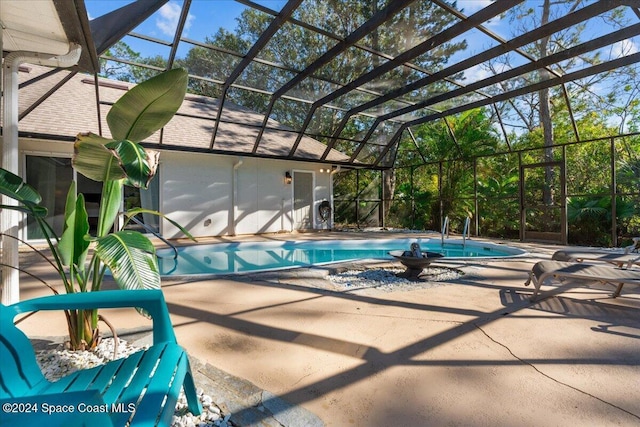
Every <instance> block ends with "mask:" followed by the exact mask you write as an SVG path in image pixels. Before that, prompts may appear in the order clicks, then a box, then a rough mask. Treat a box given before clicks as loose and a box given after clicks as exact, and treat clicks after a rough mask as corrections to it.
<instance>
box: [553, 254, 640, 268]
mask: <svg viewBox="0 0 640 427" xmlns="http://www.w3.org/2000/svg"><path fill="white" fill-rule="evenodd" d="M551 259H552V260H554V261H568V262H583V261H602V262H608V263H610V264H615V265H617V266H618V267H624V266H626V267H627V268H631V267H632V266H633V264H636V265H638V266H640V254H634V253H621V252H611V251H588V250H584V249H577V250H571V249H567V250H561V251H556V252H555V253H554V254H553V255H552V256H551Z"/></svg>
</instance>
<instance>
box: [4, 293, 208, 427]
mask: <svg viewBox="0 0 640 427" xmlns="http://www.w3.org/2000/svg"><path fill="white" fill-rule="evenodd" d="M121 307H140V308H143V309H144V310H146V311H147V312H148V313H149V314H150V315H151V317H152V318H153V345H152V346H151V347H150V348H149V349H147V350H141V351H139V352H137V353H134V354H132V355H130V356H128V357H126V358H124V359H118V360H113V361H111V362H108V363H106V364H105V365H101V366H97V367H95V368H90V369H84V370H81V371H78V372H74V373H72V374H70V375H68V376H66V377H63V378H61V379H59V380H58V381H55V382H50V381H48V380H47V379H45V377H44V375H43V374H42V372H41V371H40V368H39V366H38V364H37V362H36V357H35V352H34V350H33V347H32V346H31V342H30V341H29V339H28V338H27V337H26V335H24V334H23V333H22V331H20V330H19V329H18V328H17V327H15V326H14V323H13V319H14V318H15V317H16V316H17V315H18V314H21V313H28V312H33V311H39V310H65V309H70V310H74V309H91V308H121ZM0 361H1V362H0V363H1V365H2V369H0V404H2V410H0V426H2V427H4V426H19V425H22V426H27V425H29V426H30V425H42V426H46V427H53V426H65V427H67V426H84V425H93V426H100V427H102V426H110V425H113V426H125V425H126V424H127V423H130V424H129V425H130V426H132V427H138V426H168V425H170V423H171V418H172V417H173V414H174V410H175V405H176V401H177V399H178V394H179V392H180V389H181V388H184V392H185V395H186V397H187V403H188V407H189V410H190V411H191V412H192V413H193V414H194V415H199V414H200V413H201V411H202V407H201V406H200V402H199V401H198V397H197V394H196V389H195V385H194V382H193V376H192V374H191V368H190V367H189V360H188V358H187V354H186V353H185V351H184V349H183V348H182V347H180V346H179V345H178V344H177V343H176V337H175V334H174V332H173V327H172V325H171V320H170V318H169V312H168V311H167V307H166V304H165V301H164V297H163V295H162V291H159V290H135V291H133V290H126V291H99V292H87V293H77V294H66V295H54V296H49V297H43V298H37V299H32V300H27V301H21V302H19V303H17V304H13V305H10V306H5V305H1V304H0ZM65 409H66V410H65ZM58 410H59V412H58ZM27 411H29V412H27ZM51 411H54V413H51V414H48V413H47V412H51Z"/></svg>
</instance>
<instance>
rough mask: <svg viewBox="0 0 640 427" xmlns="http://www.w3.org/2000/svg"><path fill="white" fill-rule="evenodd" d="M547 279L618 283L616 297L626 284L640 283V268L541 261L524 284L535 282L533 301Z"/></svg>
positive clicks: (614, 294) (614, 295)
mask: <svg viewBox="0 0 640 427" xmlns="http://www.w3.org/2000/svg"><path fill="white" fill-rule="evenodd" d="M547 279H557V280H559V281H563V280H566V279H574V280H576V281H578V280H583V281H595V282H600V283H611V284H614V285H617V289H616V291H615V292H614V293H613V298H615V297H617V296H618V295H620V292H621V291H622V287H623V286H624V285H629V284H630V285H640V270H638V269H635V268H632V269H622V268H616V267H613V266H609V265H605V264H600V265H598V264H587V263H575V262H561V261H539V262H537V263H536V264H535V265H534V266H533V268H532V269H531V271H530V272H529V279H528V280H527V281H526V282H525V284H524V285H525V286H528V285H529V284H530V283H531V282H533V285H534V286H535V291H534V292H533V295H532V296H531V301H535V300H536V298H537V296H538V294H539V292H540V286H542V284H543V283H544V282H545V280H547Z"/></svg>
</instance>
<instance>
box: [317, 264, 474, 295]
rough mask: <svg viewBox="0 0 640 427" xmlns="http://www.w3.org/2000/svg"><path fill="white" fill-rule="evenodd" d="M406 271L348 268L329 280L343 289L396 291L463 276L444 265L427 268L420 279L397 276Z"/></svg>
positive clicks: (438, 283)
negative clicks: (413, 279) (414, 279)
mask: <svg viewBox="0 0 640 427" xmlns="http://www.w3.org/2000/svg"><path fill="white" fill-rule="evenodd" d="M403 271H405V270H404V269H402V268H384V269H371V270H347V271H345V272H342V273H338V274H330V275H328V276H327V280H329V281H330V282H331V283H333V284H334V285H335V286H336V287H337V288H338V289H341V290H356V289H367V288H375V289H376V290H380V291H383V292H395V291H402V290H412V289H423V288H432V287H435V286H441V285H442V283H440V282H444V281H447V280H454V279H457V278H459V277H460V276H462V273H461V272H459V271H457V270H454V269H451V268H444V267H428V268H425V269H424V270H423V272H422V275H421V276H420V279H421V280H419V281H412V280H408V279H405V278H403V277H397V276H396V274H397V273H402V272H403Z"/></svg>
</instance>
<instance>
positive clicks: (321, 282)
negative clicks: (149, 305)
mask: <svg viewBox="0 0 640 427" xmlns="http://www.w3.org/2000/svg"><path fill="white" fill-rule="evenodd" d="M336 235H337V237H338V238H340V237H342V238H344V237H345V235H344V233H327V234H326V235H325V234H320V235H309V236H307V235H301V236H304V237H303V238H332V237H336ZM301 236H297V235H296V236H294V237H293V238H300V237H301ZM357 237H359V236H356V238H357ZM365 237H371V236H369V235H368V236H362V238H365ZM385 237H388V234H385ZM278 238H285V237H284V236H282V237H278ZM289 238H291V236H289ZM227 240H229V239H227ZM234 240H236V239H235V238H234ZM509 244H511V243H509ZM514 245H515V246H520V247H526V248H528V249H529V251H530V252H531V253H530V255H529V256H527V257H523V258H517V259H510V260H501V261H495V260H494V261H484V260H483V261H476V262H474V261H468V262H460V263H455V264H452V265H451V266H453V267H456V268H459V269H460V270H461V271H463V272H464V273H465V274H464V276H462V278H460V279H457V280H455V281H451V282H446V283H445V284H444V285H442V286H437V287H433V288H429V289H416V290H409V291H405V290H403V291H398V292H379V291H376V290H375V289H363V290H355V291H343V292H337V291H333V290H330V289H328V287H327V286H326V282H325V279H324V278H323V272H322V270H323V269H317V270H316V269H303V270H300V271H298V272H297V273H296V274H263V275H260V274H256V275H251V276H244V277H240V278H228V277H227V278H223V279H207V280H193V281H170V280H163V290H164V293H165V297H166V300H167V303H168V307H169V311H170V312H171V315H172V320H173V324H174V328H175V331H176V334H177V337H178V341H179V343H180V344H182V345H183V346H184V347H185V348H186V349H187V351H188V352H189V353H190V354H191V355H192V356H193V357H194V358H196V359H197V360H198V361H200V362H201V363H203V364H205V365H206V364H210V365H211V366H212V367H215V369H219V370H221V371H222V372H226V373H229V374H231V375H232V376H235V377H239V378H241V379H244V380H246V381H247V382H246V383H244V384H253V385H255V387H256V388H257V389H261V390H266V391H267V392H268V393H270V394H267V396H272V397H271V399H272V400H273V402H276V400H277V401H284V402H289V403H290V404H292V405H295V406H299V407H301V408H304V409H306V410H307V411H309V412H311V413H312V414H315V415H317V416H318V417H319V418H320V419H321V420H322V421H323V422H324V424H325V425H327V426H350V425H352V426H363V427H373V426H390V425H393V426H396V425H397V426H426V425H434V426H440V425H461V426H462V425H464V426H469V425H472V426H485V425H486V426H514V425H518V426H555V425H602V426H606V425H623V426H626V425H628V426H631V425H638V424H639V423H640V288H637V287H632V286H627V287H625V288H624V290H623V292H622V296H621V297H619V298H616V299H612V298H611V293H612V292H613V291H614V289H615V288H614V287H613V286H602V285H595V284H584V285H581V286H575V287H569V288H566V289H563V288H559V287H557V286H555V285H553V286H543V295H542V299H541V300H540V301H538V302H535V303H531V302H529V300H528V297H529V296H530V294H531V293H532V289H531V287H525V286H524V285H523V283H524V281H525V280H526V278H527V272H528V271H529V270H530V269H531V267H532V265H533V264H534V262H535V261H536V260H539V259H549V257H550V255H551V253H553V251H555V250H558V249H561V248H563V247H559V246H545V245H521V244H517V243H514ZM28 264H29V261H28V260H27V261H26V263H25V266H29V265H28ZM370 264H373V263H370ZM396 265H397V264H396ZM29 267H30V268H31V269H33V270H36V272H37V270H40V271H41V272H43V271H46V267H45V266H43V265H41V263H36V262H34V264H32V265H31V266H29ZM30 271H31V270H30ZM47 277H48V280H51V281H52V282H53V281H54V280H55V276H51V275H48V276H47ZM21 280H22V283H21V287H22V295H21V297H22V298H23V299H25V298H30V297H34V296H37V295H45V294H47V290H46V288H45V287H44V286H43V285H42V284H39V283H37V282H35V281H33V280H32V279H29V278H27V277H26V276H23V277H22V279H21ZM43 288H44V289H43ZM552 290H553V291H554V292H553V293H554V295H553V296H551V295H550V291H552ZM103 313H104V314H105V315H106V316H107V318H108V319H109V321H110V322H111V323H113V324H114V325H115V326H116V327H117V328H125V329H126V328H132V327H138V326H145V325H148V322H147V321H146V320H145V319H143V318H142V317H140V316H138V315H137V314H136V313H135V312H129V311H127V312H125V311H121V310H116V311H114V312H111V311H104V312H103ZM45 322H46V323H45ZM43 324H46V327H44V328H43V326H42V325H43ZM20 326H21V328H23V329H24V330H25V331H26V332H27V333H28V334H29V335H39V336H42V335H64V334H65V333H66V328H65V324H64V316H62V315H61V314H56V315H51V314H49V313H46V314H45V313H38V314H36V315H34V316H32V317H31V318H29V319H28V320H26V321H24V322H23V323H22V324H21V325H20ZM43 329H44V330H43ZM263 399H264V397H263ZM269 399H270V398H269V397H267V403H269V402H268V401H269ZM236 411H241V409H236ZM275 411H276V412H277V409H276V410H275ZM233 420H234V418H232V421H233ZM284 424H285V425H291V426H293V425H296V424H295V422H293V423H289V424H287V423H284ZM251 425H272V424H268V423H267V416H266V415H265V419H264V420H262V421H261V420H259V419H258V420H255V422H253V423H252V424H251Z"/></svg>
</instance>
